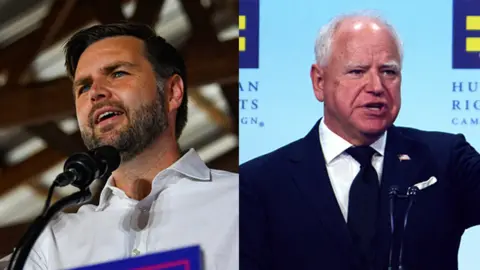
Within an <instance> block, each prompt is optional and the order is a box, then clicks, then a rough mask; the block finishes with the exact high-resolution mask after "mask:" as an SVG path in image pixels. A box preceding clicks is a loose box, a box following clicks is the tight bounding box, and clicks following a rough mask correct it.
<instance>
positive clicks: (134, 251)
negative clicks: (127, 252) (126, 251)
mask: <svg viewBox="0 0 480 270" xmlns="http://www.w3.org/2000/svg"><path fill="white" fill-rule="evenodd" d="M132 255H133V256H138V255H140V250H138V249H134V250H133V251H132Z"/></svg>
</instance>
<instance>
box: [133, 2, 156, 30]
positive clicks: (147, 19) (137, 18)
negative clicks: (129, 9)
mask: <svg viewBox="0 0 480 270" xmlns="http://www.w3.org/2000/svg"><path fill="white" fill-rule="evenodd" d="M164 3H165V0H137V6H136V8H135V12H134V13H133V15H132V17H130V18H129V19H128V20H129V21H133V22H138V23H144V24H148V25H150V26H153V25H156V24H157V23H158V21H159V20H160V14H161V10H162V7H163V5H164Z"/></svg>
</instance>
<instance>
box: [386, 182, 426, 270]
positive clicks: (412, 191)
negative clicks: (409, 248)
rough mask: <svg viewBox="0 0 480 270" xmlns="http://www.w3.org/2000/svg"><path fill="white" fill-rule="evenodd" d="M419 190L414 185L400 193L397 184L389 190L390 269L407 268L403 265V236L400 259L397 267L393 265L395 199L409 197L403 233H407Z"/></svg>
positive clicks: (400, 269)
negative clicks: (409, 218) (409, 217)
mask: <svg viewBox="0 0 480 270" xmlns="http://www.w3.org/2000/svg"><path fill="white" fill-rule="evenodd" d="M418 191H419V189H418V187H416V186H412V187H409V188H408V190H407V192H406V193H405V194H400V192H399V188H398V187H397V186H392V187H390V190H389V197H390V205H389V206H390V207H389V210H390V211H389V212H390V227H391V237H392V239H391V241H390V253H389V263H388V270H395V269H397V270H406V269H405V268H404V266H403V249H404V248H403V242H404V237H402V238H401V241H400V250H399V255H398V261H397V267H393V266H392V260H393V242H394V241H393V240H394V233H395V227H394V223H395V220H394V209H395V199H397V198H398V199H408V206H407V209H406V211H405V215H404V217H403V233H404V234H405V230H406V228H407V224H408V216H409V214H410V210H411V209H412V206H413V204H414V202H415V196H416V195H417V192H418Z"/></svg>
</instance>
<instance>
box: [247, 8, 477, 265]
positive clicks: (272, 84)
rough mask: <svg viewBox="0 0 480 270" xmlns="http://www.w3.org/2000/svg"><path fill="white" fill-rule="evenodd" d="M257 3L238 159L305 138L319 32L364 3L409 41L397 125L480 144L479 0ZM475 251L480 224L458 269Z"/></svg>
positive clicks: (312, 110) (251, 12) (472, 260)
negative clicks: (339, 16)
mask: <svg viewBox="0 0 480 270" xmlns="http://www.w3.org/2000/svg"><path fill="white" fill-rule="evenodd" d="M257 5H258V1H257V0H241V1H240V66H241V69H240V89H239V90H240V93H239V97H240V123H239V124H240V146H241V147H240V163H243V162H245V161H247V160H250V159H252V158H254V157H256V156H259V155H262V154H265V153H268V152H270V151H272V150H275V149H276V148H279V147H281V146H283V145H285V144H287V143H289V142H291V141H294V140H296V139H298V138H301V137H303V136H305V134H306V133H307V132H308V131H309V130H310V129H311V128H312V126H313V125H314V123H315V122H316V121H317V120H318V119H319V118H320V117H321V116H322V114H323V113H322V112H323V106H322V104H321V103H319V102H318V101H317V100H316V99H315V97H314V95H313V90H312V86H311V83H310V77H309V72H310V66H311V64H312V63H313V62H314V51H313V49H314V43H315V39H316V36H317V33H318V30H319V29H320V27H321V26H322V25H323V24H325V23H327V22H328V21H329V20H330V19H331V18H332V17H333V16H335V15H338V14H340V13H345V12H351V11H357V10H365V9H370V10H376V11H378V12H379V13H380V14H382V15H383V16H384V17H385V18H387V19H388V20H389V21H390V22H391V23H392V25H393V26H394V27H395V28H396V29H397V31H398V33H399V35H400V38H401V39H402V41H403V43H404V52H405V56H404V66H403V83H402V109H401V111H400V115H399V117H398V119H397V121H396V125H403V126H410V127H415V128H420V129H424V130H438V131H447V132H452V133H463V134H464V135H465V136H466V137H467V139H468V140H469V142H470V143H471V144H472V145H473V146H474V147H475V148H476V149H480V122H479V119H480V97H477V96H478V95H479V93H480V87H479V85H478V84H479V82H480V70H479V69H480V38H479V37H480V1H479V0H458V1H457V0H455V1H454V0H442V1H438V0H429V1H427V0H424V1H418V0H402V1H384V0H335V1H328V4H327V2H326V1H318V0H296V1H269V0H264V1H261V0H260V5H259V6H257ZM243 16H244V17H243ZM477 16H479V17H477ZM478 249H480V228H473V229H470V230H468V231H467V232H466V233H465V235H464V238H463V241H462V245H461V249H460V255H459V264H460V265H459V267H460V270H478V269H480V268H479V266H480V256H478V254H479V252H478Z"/></svg>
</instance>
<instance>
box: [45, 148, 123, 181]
mask: <svg viewBox="0 0 480 270" xmlns="http://www.w3.org/2000/svg"><path fill="white" fill-rule="evenodd" d="M120 161H121V158H120V154H119V152H118V151H117V149H115V148H114V147H113V146H109V145H105V146H100V147H98V148H95V149H93V150H91V151H88V152H80V153H75V154H73V155H71V156H70V157H69V158H68V159H67V160H66V161H65V164H64V166H63V170H64V171H63V173H61V174H59V175H58V176H57V178H55V181H54V185H56V186H59V187H64V186H67V185H72V186H74V187H77V188H79V189H84V188H86V187H88V186H89V185H90V184H91V183H92V182H93V181H94V180H95V179H103V180H106V179H104V178H105V177H106V176H110V174H111V173H112V172H113V171H114V170H116V169H117V168H118V166H119V165H120Z"/></svg>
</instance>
